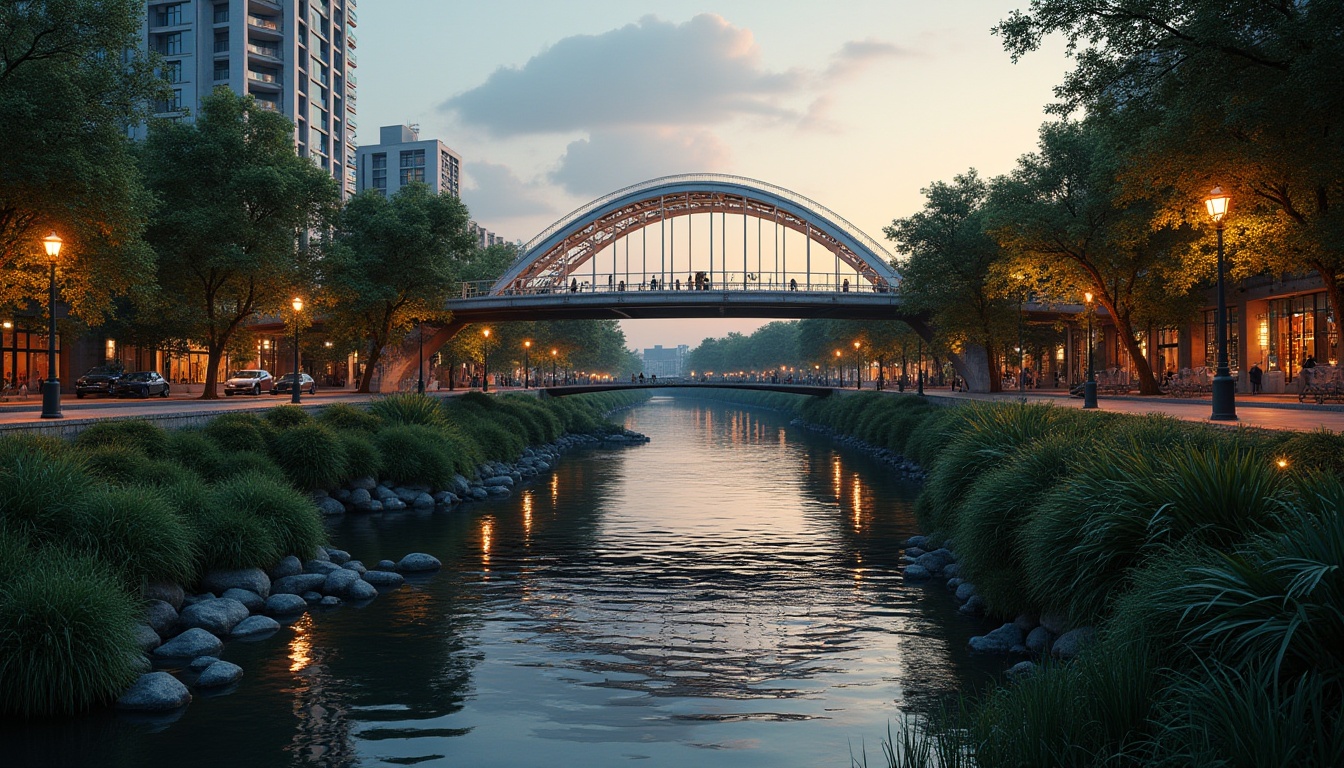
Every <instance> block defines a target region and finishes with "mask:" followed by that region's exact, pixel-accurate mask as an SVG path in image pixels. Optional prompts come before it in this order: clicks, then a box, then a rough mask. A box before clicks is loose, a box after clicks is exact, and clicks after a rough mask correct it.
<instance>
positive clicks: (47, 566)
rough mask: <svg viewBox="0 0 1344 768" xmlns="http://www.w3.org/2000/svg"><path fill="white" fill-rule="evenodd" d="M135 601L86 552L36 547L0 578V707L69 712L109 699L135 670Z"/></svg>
mask: <svg viewBox="0 0 1344 768" xmlns="http://www.w3.org/2000/svg"><path fill="white" fill-rule="evenodd" d="M139 619H140V612H139V610H138V606H137V605H136V602H135V600H134V599H133V598H132V597H131V595H130V594H129V593H128V592H127V591H126V590H125V588H124V587H122V586H121V582H120V581H119V580H118V579H117V578H116V576H115V574H113V572H112V571H111V570H110V569H109V568H108V566H107V565H106V564H105V563H102V562H100V561H98V560H96V559H94V558H91V557H87V556H82V557H81V556H75V555H70V554H68V553H66V552H64V551H62V550H60V549H55V548H51V549H44V550H42V551H40V552H38V553H37V554H36V555H35V557H34V558H33V560H32V561H31V562H29V563H27V564H26V567H24V568H21V569H17V570H13V571H8V572H6V574H5V578H4V579H2V580H0V711H3V712H5V713H6V714H9V715H17V716H21V717H32V716H39V715H69V714H73V713H76V712H80V711H83V710H86V709H88V708H89V707H91V706H94V705H95V704H101V703H106V702H109V701H111V700H113V699H115V698H116V697H117V696H118V695H120V694H121V692H122V691H123V690H125V689H126V687H128V686H129V685H130V684H131V683H133V682H135V679H136V676H137V675H138V670H137V669H136V660H137V659H138V658H139V657H140V648H139V646H138V645H137V644H136V641H135V634H134V631H133V627H134V626H135V623H136V621H138V620H139Z"/></svg>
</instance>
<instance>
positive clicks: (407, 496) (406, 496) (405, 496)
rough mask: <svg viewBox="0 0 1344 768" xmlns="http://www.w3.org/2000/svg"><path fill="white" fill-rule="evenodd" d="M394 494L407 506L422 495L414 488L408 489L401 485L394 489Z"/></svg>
mask: <svg viewBox="0 0 1344 768" xmlns="http://www.w3.org/2000/svg"><path fill="white" fill-rule="evenodd" d="M392 493H394V494H396V497H397V498H398V499H401V500H402V501H404V502H406V503H407V504H410V503H411V502H413V501H415V497H416V496H419V495H420V492H419V491H417V490H415V489H413V488H407V487H406V486H404V485H399V486H397V487H396V488H393V489H392Z"/></svg>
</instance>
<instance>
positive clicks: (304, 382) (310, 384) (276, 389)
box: [271, 373, 317, 395]
mask: <svg viewBox="0 0 1344 768" xmlns="http://www.w3.org/2000/svg"><path fill="white" fill-rule="evenodd" d="M299 375H300V376H302V378H301V379H299V391H300V392H304V391H307V392H308V394H310V395H316V394H317V382H316V381H313V377H312V376H309V375H308V374H306V373H303V374H299ZM293 388H294V374H292V373H286V374H285V375H284V376H281V377H280V378H278V379H276V380H275V383H274V384H272V385H271V394H272V395H279V394H283V393H285V392H289V391H291V390H292V389H293Z"/></svg>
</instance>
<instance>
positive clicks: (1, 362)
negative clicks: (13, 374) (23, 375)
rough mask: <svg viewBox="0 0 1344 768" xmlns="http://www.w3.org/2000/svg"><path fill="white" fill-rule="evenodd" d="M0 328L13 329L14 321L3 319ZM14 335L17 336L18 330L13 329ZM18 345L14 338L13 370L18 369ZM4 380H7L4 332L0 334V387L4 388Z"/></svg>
mask: <svg viewBox="0 0 1344 768" xmlns="http://www.w3.org/2000/svg"><path fill="white" fill-rule="evenodd" d="M0 328H4V329H5V330H6V331H14V323H13V321H10V320H6V321H4V322H3V323H0ZM14 335H15V336H18V332H17V331H14ZM18 346H19V345H18V344H17V339H16V343H15V344H14V347H15V354H14V370H15V371H18V369H19V355H18ZM6 381H9V379H6V378H5V344H4V334H0V389H4V388H5V382H6ZM15 384H16V385H17V384H18V382H15Z"/></svg>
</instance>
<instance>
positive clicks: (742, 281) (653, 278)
mask: <svg viewBox="0 0 1344 768" xmlns="http://www.w3.org/2000/svg"><path fill="white" fill-rule="evenodd" d="M494 285H495V281H493V280H471V281H468V282H464V283H462V284H461V287H460V290H459V291H458V292H457V293H458V295H459V296H460V297H461V298H463V299H473V298H482V297H486V296H495V295H498V296H541V295H551V294H581V293H582V294H591V293H648V292H655V291H674V292H675V291H718V292H721V293H723V292H729V293H732V292H737V293H740V292H757V291H759V292H766V291H770V292H786V293H788V292H797V293H814V294H815V293H826V294H834V293H869V294H871V293H892V292H894V290H895V289H894V288H893V287H892V286H891V285H889V284H888V283H887V282H885V281H883V280H880V279H879V281H878V282H877V283H871V282H869V281H868V280H866V279H864V278H862V277H858V276H856V275H853V274H845V273H841V274H839V275H836V274H835V273H829V274H818V273H816V272H813V273H810V274H809V273H807V272H765V273H758V272H732V271H729V272H721V271H716V272H714V273H712V274H711V273H709V272H692V273H690V274H685V275H671V274H661V273H615V274H610V273H608V274H602V273H599V274H597V275H592V274H587V275H581V274H578V273H575V274H572V275H569V276H568V282H566V281H565V279H564V278H537V279H533V280H531V281H526V282H521V281H520V283H515V284H513V285H510V286H508V287H506V288H505V289H503V291H501V292H500V293H498V294H495V293H493V288H494Z"/></svg>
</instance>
